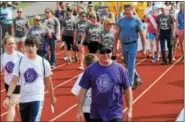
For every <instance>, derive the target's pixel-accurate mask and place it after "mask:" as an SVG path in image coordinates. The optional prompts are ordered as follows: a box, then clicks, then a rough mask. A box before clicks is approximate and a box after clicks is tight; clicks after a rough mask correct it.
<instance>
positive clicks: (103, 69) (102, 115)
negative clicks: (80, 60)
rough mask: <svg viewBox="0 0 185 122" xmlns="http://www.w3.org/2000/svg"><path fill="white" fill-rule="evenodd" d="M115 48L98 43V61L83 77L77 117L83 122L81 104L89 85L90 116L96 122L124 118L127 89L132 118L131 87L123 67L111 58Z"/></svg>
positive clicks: (129, 113)
mask: <svg viewBox="0 0 185 122" xmlns="http://www.w3.org/2000/svg"><path fill="white" fill-rule="evenodd" d="M111 56H112V48H111V47H105V46H104V45H101V46H100V45H99V48H98V53H97V57H98V59H99V60H98V61H97V62H95V63H93V64H92V65H90V66H89V67H88V68H87V69H86V71H85V72H84V74H83V76H82V79H81V80H80V83H79V85H80V87H81V90H80V93H79V99H78V108H77V116H76V117H77V120H78V121H83V112H82V106H83V105H84V99H85V95H86V93H87V90H88V89H89V88H91V89H92V94H91V96H92V104H91V110H90V119H91V121H93V122H100V121H107V122H112V121H114V122H116V121H122V120H123V112H122V111H123V100H122V90H123V89H124V90H125V95H126V101H127V106H128V113H127V116H128V120H131V119H132V105H133V103H132V100H133V96H132V89H131V86H130V83H129V80H128V75H127V72H126V70H125V68H123V66H122V65H121V64H119V63H117V62H116V61H113V60H112V59H111Z"/></svg>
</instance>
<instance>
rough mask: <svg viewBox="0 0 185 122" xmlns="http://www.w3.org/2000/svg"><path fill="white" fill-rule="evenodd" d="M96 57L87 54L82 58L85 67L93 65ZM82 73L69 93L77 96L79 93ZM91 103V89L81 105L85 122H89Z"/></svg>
mask: <svg viewBox="0 0 185 122" xmlns="http://www.w3.org/2000/svg"><path fill="white" fill-rule="evenodd" d="M97 60H98V59H97V57H95V56H94V55H93V54H87V55H86V56H85V57H84V62H85V64H86V66H87V67H88V66H90V65H91V64H93V63H95V62H96V61H97ZM83 74H84V73H83V72H82V73H81V74H80V75H79V77H78V79H77V80H76V82H75V84H74V86H73V88H72V89H71V92H72V93H73V94H74V95H76V96H78V95H79V93H80V89H81V87H80V85H79V82H80V80H81V78H82V76H83ZM91 103H92V99H91V88H90V89H89V90H88V91H87V94H86V96H85V101H84V105H83V108H82V111H83V114H84V117H85V121H86V122H89V121H90V120H91V119H90V106H91Z"/></svg>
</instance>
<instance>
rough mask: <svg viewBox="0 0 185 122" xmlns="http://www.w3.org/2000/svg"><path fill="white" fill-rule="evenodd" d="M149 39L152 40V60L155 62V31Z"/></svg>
mask: <svg viewBox="0 0 185 122" xmlns="http://www.w3.org/2000/svg"><path fill="white" fill-rule="evenodd" d="M149 40H150V50H151V53H152V62H153V63H154V62H155V61H156V59H155V51H154V43H155V42H154V40H155V35H154V33H149Z"/></svg>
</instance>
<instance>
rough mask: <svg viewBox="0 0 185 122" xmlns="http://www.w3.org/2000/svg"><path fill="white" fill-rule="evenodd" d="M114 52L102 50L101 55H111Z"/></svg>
mask: <svg viewBox="0 0 185 122" xmlns="http://www.w3.org/2000/svg"><path fill="white" fill-rule="evenodd" d="M111 52H112V51H111V50H101V51H100V52H99V53H100V54H101V55H104V54H110V53H111Z"/></svg>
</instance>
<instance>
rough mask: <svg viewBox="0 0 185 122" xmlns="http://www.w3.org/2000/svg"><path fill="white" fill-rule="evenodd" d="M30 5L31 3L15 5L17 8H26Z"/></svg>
mask: <svg viewBox="0 0 185 122" xmlns="http://www.w3.org/2000/svg"><path fill="white" fill-rule="evenodd" d="M30 4H31V2H21V3H19V4H18V5H17V7H18V8H25V7H27V6H29V5H30Z"/></svg>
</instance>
